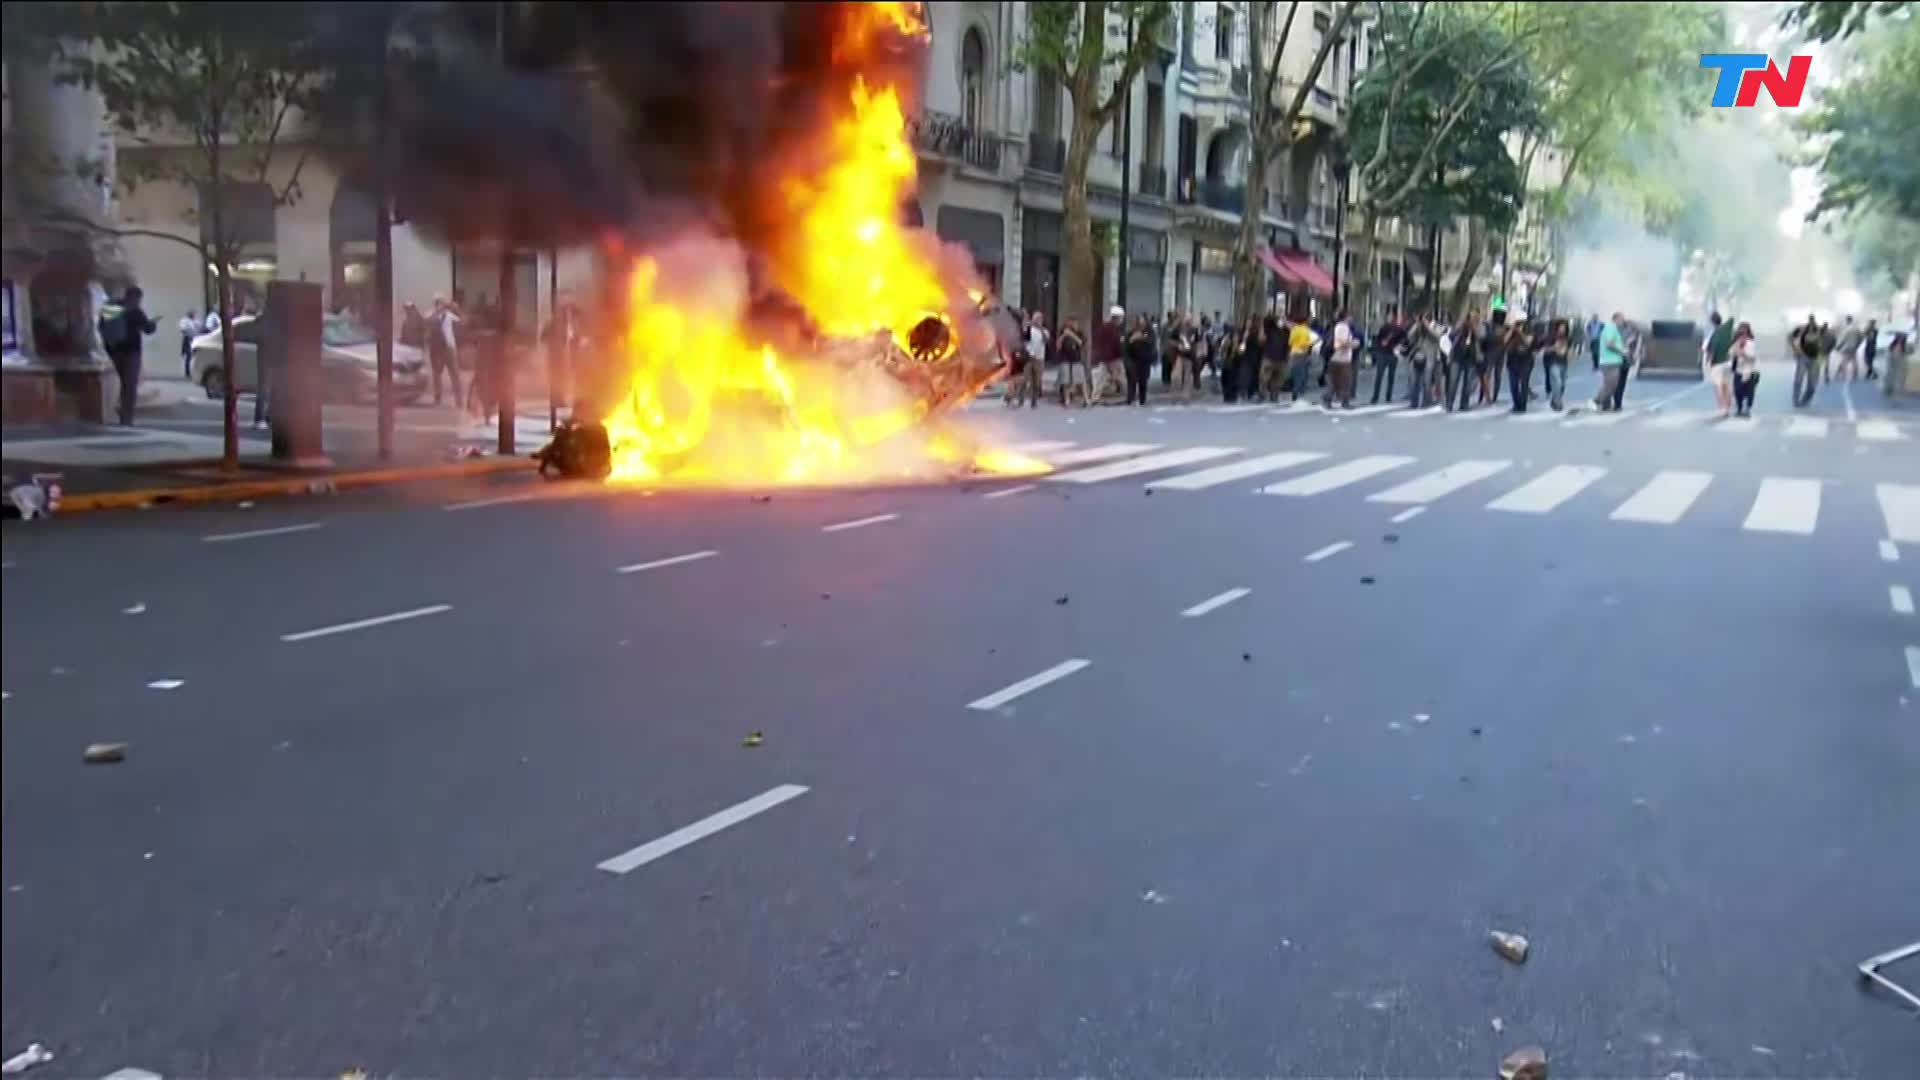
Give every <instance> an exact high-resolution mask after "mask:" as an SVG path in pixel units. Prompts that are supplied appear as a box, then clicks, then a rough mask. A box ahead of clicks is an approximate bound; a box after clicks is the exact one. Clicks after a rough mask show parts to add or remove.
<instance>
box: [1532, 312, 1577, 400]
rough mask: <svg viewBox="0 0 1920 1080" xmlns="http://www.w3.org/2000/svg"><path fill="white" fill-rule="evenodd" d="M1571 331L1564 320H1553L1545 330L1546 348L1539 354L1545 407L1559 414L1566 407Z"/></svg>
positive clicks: (1571, 344) (1571, 346)
mask: <svg viewBox="0 0 1920 1080" xmlns="http://www.w3.org/2000/svg"><path fill="white" fill-rule="evenodd" d="M1571 333H1572V330H1571V328H1570V327H1568V325H1567V320H1565V319H1555V320H1553V323H1552V325H1550V326H1549V327H1548V328H1547V344H1546V348H1544V349H1542V350H1541V352H1540V367H1541V379H1542V380H1543V381H1544V382H1545V383H1546V391H1547V407H1548V408H1549V409H1552V410H1553V411H1554V412H1559V411H1560V410H1561V409H1564V408H1565V407H1566V393H1567V356H1568V354H1569V352H1570V351H1571V350H1572V348H1573V343H1572V342H1571V341H1570V340H1568V335H1569V334H1571Z"/></svg>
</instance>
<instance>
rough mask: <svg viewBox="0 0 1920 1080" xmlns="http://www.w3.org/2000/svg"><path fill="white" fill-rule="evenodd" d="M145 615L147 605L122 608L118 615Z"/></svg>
mask: <svg viewBox="0 0 1920 1080" xmlns="http://www.w3.org/2000/svg"><path fill="white" fill-rule="evenodd" d="M146 613H147V605H145V604H134V605H133V606H131V607H123V608H121V609H120V614H122V615H145V614H146Z"/></svg>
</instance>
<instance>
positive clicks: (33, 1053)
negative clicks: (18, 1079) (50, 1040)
mask: <svg viewBox="0 0 1920 1080" xmlns="http://www.w3.org/2000/svg"><path fill="white" fill-rule="evenodd" d="M52 1060H53V1051H51V1050H49V1049H47V1048H46V1047H44V1046H41V1045H40V1044H39V1043H32V1044H30V1045H29V1046H28V1047H27V1048H26V1049H25V1050H22V1051H20V1052H19V1053H17V1054H15V1055H13V1056H12V1057H10V1058H8V1059H7V1060H5V1061H0V1075H5V1076H18V1075H19V1074H21V1073H23V1072H26V1071H27V1070H28V1069H31V1068H33V1067H34V1066H35V1065H45V1064H46V1063H47V1062H49V1061H52Z"/></svg>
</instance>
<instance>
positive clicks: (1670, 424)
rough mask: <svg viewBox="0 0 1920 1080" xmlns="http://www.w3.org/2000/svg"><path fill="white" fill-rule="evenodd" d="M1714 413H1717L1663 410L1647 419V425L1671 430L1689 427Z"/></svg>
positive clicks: (1691, 410)
mask: <svg viewBox="0 0 1920 1080" xmlns="http://www.w3.org/2000/svg"><path fill="white" fill-rule="evenodd" d="M1715 415H1718V414H1716V413H1710V412H1702V411H1699V410H1697V409H1681V410H1679V411H1677V412H1663V413H1661V414H1660V415H1659V416H1656V417H1654V418H1653V419H1651V420H1649V421H1647V426H1648V427H1650V428H1661V429H1663V430H1667V431H1671V430H1674V429H1676V428H1683V427H1691V426H1692V425H1694V424H1697V423H1699V422H1700V421H1702V420H1705V419H1707V418H1708V417H1710V416H1715Z"/></svg>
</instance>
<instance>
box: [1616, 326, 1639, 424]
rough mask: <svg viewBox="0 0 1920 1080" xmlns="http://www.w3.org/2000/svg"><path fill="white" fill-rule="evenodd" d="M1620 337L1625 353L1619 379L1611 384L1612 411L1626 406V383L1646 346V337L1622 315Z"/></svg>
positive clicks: (1631, 376)
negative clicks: (1624, 345) (1623, 342)
mask: <svg viewBox="0 0 1920 1080" xmlns="http://www.w3.org/2000/svg"><path fill="white" fill-rule="evenodd" d="M1620 337H1621V339H1622V340H1623V341H1625V342H1626V347H1627V355H1626V360H1625V361H1624V362H1622V363H1621V365H1620V378H1619V381H1617V382H1615V383H1614V384H1613V411H1614V412H1620V411H1621V410H1622V409H1625V408H1626V404H1627V402H1626V398H1627V383H1628V382H1629V381H1631V380H1632V379H1633V373H1634V371H1635V369H1637V368H1638V367H1639V366H1640V361H1641V359H1642V358H1643V357H1644V356H1645V355H1646V348H1647V340H1646V337H1645V336H1644V335H1643V334H1641V332H1640V328H1639V327H1637V326H1635V325H1633V324H1632V323H1630V322H1627V321H1626V319H1625V318H1624V317H1622V319H1621V322H1620Z"/></svg>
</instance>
